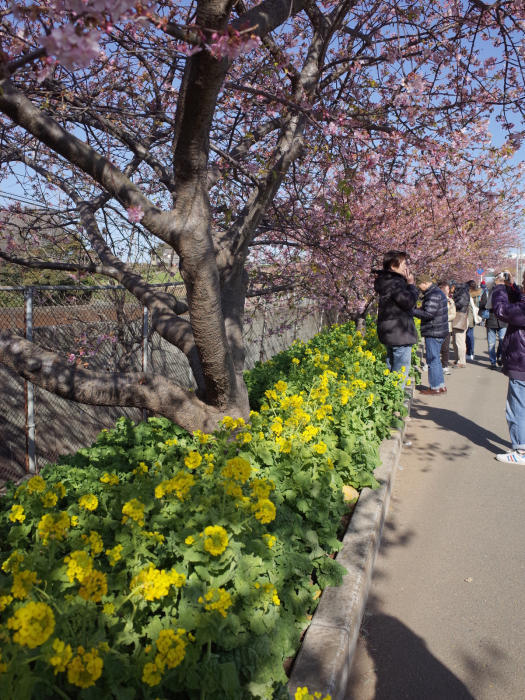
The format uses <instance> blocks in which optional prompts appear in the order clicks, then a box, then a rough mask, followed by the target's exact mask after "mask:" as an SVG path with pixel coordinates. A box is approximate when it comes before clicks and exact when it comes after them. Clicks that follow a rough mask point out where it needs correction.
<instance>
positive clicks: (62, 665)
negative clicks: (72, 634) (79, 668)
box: [49, 637, 73, 675]
mask: <svg viewBox="0 0 525 700" xmlns="http://www.w3.org/2000/svg"><path fill="white" fill-rule="evenodd" d="M53 650H54V652H55V653H54V654H53V656H52V657H51V658H50V659H49V663H50V664H51V666H53V667H54V668H53V674H54V675H56V674H57V673H63V672H64V671H65V670H66V668H67V665H68V663H69V662H70V661H71V658H72V657H73V651H72V649H71V645H70V644H66V643H65V642H63V641H62V640H61V639H59V637H56V639H54V640H53Z"/></svg>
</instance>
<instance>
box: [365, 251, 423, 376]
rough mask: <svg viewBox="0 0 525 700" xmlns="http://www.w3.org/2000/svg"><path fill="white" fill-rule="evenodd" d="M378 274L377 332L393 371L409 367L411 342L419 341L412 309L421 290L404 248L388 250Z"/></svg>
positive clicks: (376, 280)
mask: <svg viewBox="0 0 525 700" xmlns="http://www.w3.org/2000/svg"><path fill="white" fill-rule="evenodd" d="M372 272H373V273H374V274H375V275H376V278H375V281H374V289H375V291H376V292H377V294H378V295H379V302H378V312H377V335H378V337H379V340H380V342H381V343H383V345H385V347H386V352H387V355H386V365H387V367H388V369H389V370H390V371H391V372H403V374H404V375H405V378H406V377H408V373H409V371H410V362H411V355H412V345H414V344H415V343H417V342H418V337H417V331H416V325H415V323H414V318H413V315H412V311H413V309H414V307H415V305H416V302H417V299H418V296H419V292H418V289H417V287H416V286H415V284H414V276H413V275H412V273H411V272H410V271H409V269H408V255H407V253H406V252H405V251H400V250H389V251H388V252H387V253H386V254H385V256H384V258H383V269H382V270H372Z"/></svg>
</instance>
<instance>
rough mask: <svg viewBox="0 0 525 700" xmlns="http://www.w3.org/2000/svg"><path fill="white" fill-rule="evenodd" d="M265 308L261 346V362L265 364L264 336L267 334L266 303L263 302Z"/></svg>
mask: <svg viewBox="0 0 525 700" xmlns="http://www.w3.org/2000/svg"><path fill="white" fill-rule="evenodd" d="M262 307H263V322H262V329H261V344H260V347H259V362H264V334H265V333H266V301H265V300H263V302H262Z"/></svg>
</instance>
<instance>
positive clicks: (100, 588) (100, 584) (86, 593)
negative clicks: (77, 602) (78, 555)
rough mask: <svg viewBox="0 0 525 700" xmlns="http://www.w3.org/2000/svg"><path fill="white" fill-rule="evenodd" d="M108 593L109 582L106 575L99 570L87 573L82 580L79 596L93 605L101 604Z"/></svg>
mask: <svg viewBox="0 0 525 700" xmlns="http://www.w3.org/2000/svg"><path fill="white" fill-rule="evenodd" d="M107 592H108V581H107V578H106V574H104V573H103V572H102V571H98V570H97V569H91V571H87V572H86V573H85V574H84V576H83V577H82V579H81V585H80V588H79V589H78V595H79V596H80V597H81V598H83V599H84V600H88V601H91V602H92V603H100V601H101V600H102V596H105V595H106V593H107Z"/></svg>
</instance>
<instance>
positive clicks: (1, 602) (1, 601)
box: [0, 595, 13, 612]
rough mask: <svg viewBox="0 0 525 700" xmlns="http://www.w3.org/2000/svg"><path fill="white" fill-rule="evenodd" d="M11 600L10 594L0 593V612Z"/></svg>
mask: <svg viewBox="0 0 525 700" xmlns="http://www.w3.org/2000/svg"><path fill="white" fill-rule="evenodd" d="M12 602H13V596H12V595H0V612H3V611H4V610H5V609H6V608H7V607H8V606H9V605H10V604H11V603H12Z"/></svg>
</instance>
